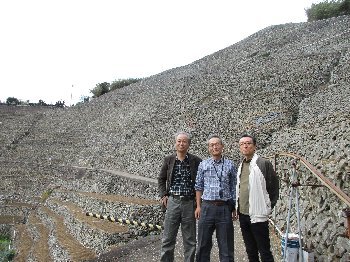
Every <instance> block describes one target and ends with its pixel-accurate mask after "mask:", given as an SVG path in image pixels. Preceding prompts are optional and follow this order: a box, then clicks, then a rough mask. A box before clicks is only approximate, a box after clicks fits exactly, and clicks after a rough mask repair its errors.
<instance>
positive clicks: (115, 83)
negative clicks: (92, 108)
mask: <svg viewBox="0 0 350 262" xmlns="http://www.w3.org/2000/svg"><path fill="white" fill-rule="evenodd" d="M140 80H141V78H128V79H118V80H115V81H113V82H112V84H111V87H110V91H113V90H116V89H119V88H122V87H125V86H128V85H131V84H133V83H136V82H139V81H140Z"/></svg>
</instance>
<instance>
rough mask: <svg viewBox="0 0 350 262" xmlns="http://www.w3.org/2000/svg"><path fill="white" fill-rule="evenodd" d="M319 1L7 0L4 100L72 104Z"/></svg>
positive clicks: (1, 4) (1, 47)
mask: <svg viewBox="0 0 350 262" xmlns="http://www.w3.org/2000/svg"><path fill="white" fill-rule="evenodd" d="M318 2H320V1H317V0H290V1H289V0H288V1H287V0H265V1H261V0H250V1H238V0H236V1H234V0H215V1H214V0H210V1H209V0H148V1H146V0H95V1H93V0H56V1H53V0H30V1H28V0H0V32H1V40H0V90H1V91H0V100H1V101H3V102H4V101H6V98H7V97H16V98H18V99H21V100H24V101H26V100H30V101H31V102H38V100H39V99H42V100H44V101H45V102H46V103H55V102H56V101H58V100H64V101H65V102H66V105H71V104H72V103H76V102H77V101H79V99H80V97H81V96H82V95H86V96H91V93H90V89H92V88H94V87H95V86H96V84H98V83H102V82H112V81H114V80H117V79H124V78H141V77H147V76H151V75H154V74H157V73H160V72H163V71H165V70H168V69H171V68H175V67H178V66H183V65H187V64H190V63H192V62H193V61H195V60H198V59H200V58H202V57H204V56H206V55H210V54H212V53H214V52H216V51H219V50H221V49H223V48H226V47H228V46H230V45H232V44H234V43H236V42H238V41H240V40H242V39H244V38H246V37H247V36H249V35H251V34H253V33H255V32H257V31H259V30H261V29H263V28H265V27H267V26H270V25H277V24H285V23H290V22H292V23H299V22H305V21H306V20H307V17H306V14H305V10H304V9H305V8H309V7H310V6H311V4H312V3H318Z"/></svg>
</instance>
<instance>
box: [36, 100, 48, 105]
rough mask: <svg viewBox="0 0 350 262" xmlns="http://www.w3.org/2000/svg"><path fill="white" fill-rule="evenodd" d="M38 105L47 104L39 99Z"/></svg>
mask: <svg viewBox="0 0 350 262" xmlns="http://www.w3.org/2000/svg"><path fill="white" fill-rule="evenodd" d="M38 105H39V106H47V104H46V103H45V102H44V100H41V99H40V100H39V102H38Z"/></svg>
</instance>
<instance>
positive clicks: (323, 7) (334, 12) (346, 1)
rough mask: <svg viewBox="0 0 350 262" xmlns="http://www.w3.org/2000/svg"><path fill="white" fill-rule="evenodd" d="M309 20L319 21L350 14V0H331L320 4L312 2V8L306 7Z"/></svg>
mask: <svg viewBox="0 0 350 262" xmlns="http://www.w3.org/2000/svg"><path fill="white" fill-rule="evenodd" d="M305 12H306V16H307V21H309V22H312V21H317V20H322V19H327V18H331V17H336V16H340V15H349V14H350V0H338V1H335V0H331V1H327V0H326V1H324V2H321V3H318V4H312V5H311V7H310V8H308V9H305Z"/></svg>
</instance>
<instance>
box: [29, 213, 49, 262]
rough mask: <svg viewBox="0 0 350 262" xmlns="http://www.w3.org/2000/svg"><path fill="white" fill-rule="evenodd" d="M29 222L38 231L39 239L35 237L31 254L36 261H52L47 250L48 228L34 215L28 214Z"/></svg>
mask: <svg viewBox="0 0 350 262" xmlns="http://www.w3.org/2000/svg"><path fill="white" fill-rule="evenodd" d="M29 223H30V225H32V226H35V227H36V229H37V231H38V233H39V239H37V240H36V241H35V243H34V246H33V256H34V257H35V258H36V259H37V261H53V259H52V258H51V257H50V250H49V245H48V241H49V234H50V231H49V229H48V228H47V227H46V226H45V225H44V224H43V223H42V222H41V220H40V219H39V218H38V217H37V216H36V215H34V214H33V215H30V216H29Z"/></svg>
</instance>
